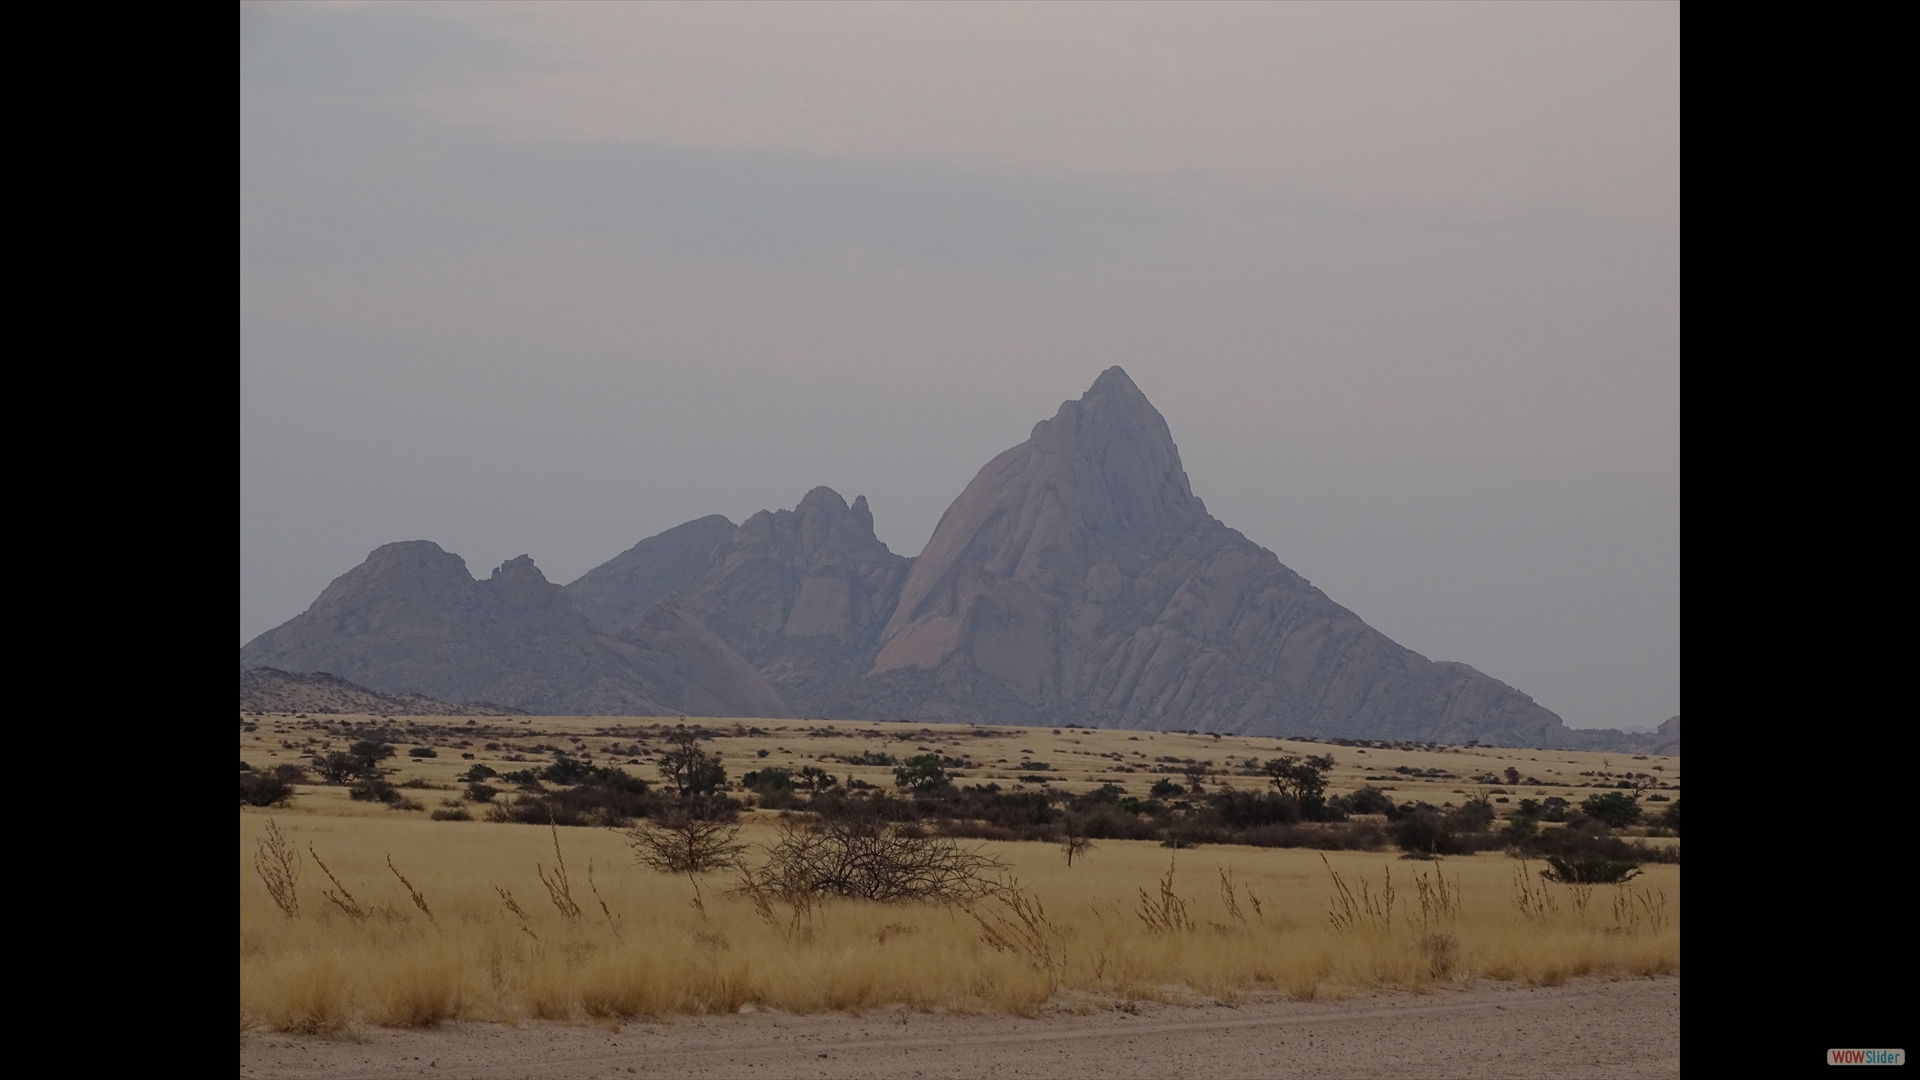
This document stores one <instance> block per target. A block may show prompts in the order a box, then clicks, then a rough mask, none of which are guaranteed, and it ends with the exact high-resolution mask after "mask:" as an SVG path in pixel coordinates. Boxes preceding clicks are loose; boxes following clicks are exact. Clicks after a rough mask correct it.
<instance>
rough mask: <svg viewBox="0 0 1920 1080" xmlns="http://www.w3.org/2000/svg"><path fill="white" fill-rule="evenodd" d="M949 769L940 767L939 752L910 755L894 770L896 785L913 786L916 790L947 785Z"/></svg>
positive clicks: (932, 788) (929, 789) (927, 789)
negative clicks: (916, 755) (917, 755)
mask: <svg viewBox="0 0 1920 1080" xmlns="http://www.w3.org/2000/svg"><path fill="white" fill-rule="evenodd" d="M946 782H947V771H946V770H945V769H943V768H941V767H940V755H939V754H921V755H920V756H919V757H910V758H908V759H907V760H906V763H905V764H903V765H901V766H900V767H899V768H896V769H894V770H893V783H894V786H895V787H903V788H911V789H913V790H914V791H933V790H935V789H936V788H940V787H943V786H945V785H946Z"/></svg>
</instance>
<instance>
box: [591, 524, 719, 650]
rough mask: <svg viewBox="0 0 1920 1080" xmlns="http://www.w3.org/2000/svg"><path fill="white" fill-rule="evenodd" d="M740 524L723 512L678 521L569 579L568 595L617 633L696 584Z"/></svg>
mask: <svg viewBox="0 0 1920 1080" xmlns="http://www.w3.org/2000/svg"><path fill="white" fill-rule="evenodd" d="M738 528H739V527H738V526H736V525H735V524H734V523H733V522H731V521H728V520H727V519H726V518H724V517H722V516H720V515H719V514H710V515H708V516H706V517H703V518H696V519H694V520H693V521H689V522H687V523H686V524H684V525H676V526H674V527H673V528H671V529H668V530H667V531H666V532H663V533H660V534H659V535H657V536H649V537H647V538H646V539H645V540H642V541H640V542H639V543H637V544H635V545H633V546H632V547H630V548H628V549H627V550H626V551H623V552H621V553H620V554H618V555H616V556H614V557H613V558H611V559H608V560H607V561H606V562H603V563H601V564H600V565H599V566H596V567H594V568H593V569H591V570H589V571H587V572H586V573H585V574H582V575H581V576H580V578H579V579H578V580H576V581H573V582H569V583H568V585H567V595H568V596H571V597H573V602H574V604H575V605H577V606H578V607H579V608H580V612H581V614H583V615H585V616H586V617H587V618H588V619H589V620H591V621H592V622H593V624H594V625H595V626H597V627H599V628H600V629H602V630H604V631H606V632H608V633H618V632H619V631H621V630H623V629H625V628H627V627H629V626H632V625H633V622H634V620H636V619H638V618H639V617H640V616H641V615H642V614H643V613H644V612H645V611H646V610H647V609H648V608H649V607H652V606H653V604H654V602H655V601H657V600H659V599H661V598H662V597H665V596H667V595H669V594H671V593H675V592H679V591H680V590H683V589H687V588H689V587H691V586H693V585H696V584H698V583H699V582H700V580H701V578H703V577H705V576H706V573H707V571H708V570H710V569H712V568H713V564H714V560H715V559H717V558H718V557H719V555H720V552H721V550H722V549H723V548H724V547H725V546H726V543H727V541H729V540H731V539H733V534H734V533H735V532H736V531H737V530H738Z"/></svg>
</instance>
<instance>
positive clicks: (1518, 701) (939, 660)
mask: <svg viewBox="0 0 1920 1080" xmlns="http://www.w3.org/2000/svg"><path fill="white" fill-rule="evenodd" d="M871 674H872V675H873V676H875V677H878V678H881V679H886V678H887V677H888V676H890V675H891V676H893V678H892V680H891V681H892V682H893V683H894V684H895V686H896V688H897V690H898V693H897V694H893V695H886V696H888V697H895V698H897V699H904V700H896V701H895V702H894V704H895V706H896V707H899V708H903V709H904V710H905V711H907V712H909V713H928V714H931V715H943V714H944V715H958V716H964V717H970V718H976V719H983V720H985V719H996V720H1000V721H1002V722H1026V723H1043V722H1044V723H1051V724H1058V723H1061V722H1065V721H1075V722H1080V723H1087V724H1093V725H1099V726H1118V727H1128V728H1194V729H1197V730H1201V731H1221V732H1235V733H1241V734H1261V735H1278V734H1288V733H1293V734H1316V735H1347V736H1360V737H1384V738H1446V739H1453V740H1460V741H1464V740H1465V739H1470V738H1478V739H1482V740H1484V741H1495V740H1499V741H1507V742H1511V741H1527V742H1537V741H1540V740H1549V741H1551V740H1554V739H1556V738H1558V736H1557V735H1556V734H1555V733H1556V732H1557V731H1563V730H1564V726H1563V725H1562V724H1561V723H1560V720H1559V718H1558V717H1556V716H1554V715H1553V714H1552V713H1551V712H1548V711H1547V710H1546V709H1543V708H1541V707H1540V706H1539V705H1536V704H1535V703H1534V702H1533V700H1532V699H1531V698H1529V697H1527V696H1526V695H1525V694H1521V693H1519V692H1518V691H1516V690H1514V689H1512V688H1511V687H1508V686H1506V685H1505V684H1503V683H1500V682H1498V681H1497V680H1494V679H1491V678H1488V677H1487V676H1485V675H1482V674H1481V673H1479V672H1477V671H1475V670H1473V669H1472V668H1470V667H1467V666H1465V665H1462V664H1435V663H1433V662H1431V661H1428V660H1427V659H1426V658H1425V657H1422V656H1420V655H1419V654H1417V653H1414V652H1412V651H1411V650H1408V649H1405V648H1402V647H1401V646H1399V645H1397V644H1395V643H1394V642H1392V641H1390V640H1388V639H1387V638H1386V637H1385V636H1383V635H1382V634H1380V633H1379V632H1378V631H1375V630H1374V629H1372V628H1371V627H1369V626H1367V625H1366V624H1365V623H1364V622H1362V621H1361V620H1360V619H1359V617H1358V616H1356V615H1354V614H1353V613H1352V612H1350V611H1348V610H1347V609H1345V608H1343V607H1341V606H1340V605H1338V604H1336V603H1334V602H1333V601H1332V600H1331V599H1329V598H1328V597H1327V596H1326V595H1325V594H1324V593H1322V592H1321V591H1320V590H1318V589H1316V588H1314V587H1313V586H1312V585H1310V584H1309V583H1308V582H1307V581H1306V580H1304V579H1303V578H1301V577H1300V576H1299V575H1298V574H1295V573H1294V572H1293V571H1291V570H1289V569H1287V568H1286V567H1285V566H1283V565H1281V563H1280V560H1279V559H1278V558H1277V557H1275V556H1274V554H1273V553H1272V552H1270V551H1267V550H1265V549H1264V548H1261V547H1259V546H1258V545H1256V544H1254V543H1253V542H1251V541H1249V540H1248V539H1247V538H1246V537H1244V536H1242V535H1241V534H1240V533H1238V532H1236V531H1234V530H1233V529H1230V528H1227V527H1226V526H1225V525H1223V524H1221V523H1220V522H1219V521H1217V520H1215V519H1214V518H1213V517H1212V516H1211V515H1209V514H1208V513H1207V511H1206V506H1205V505H1204V504H1203V503H1202V502H1201V500H1200V499H1199V498H1198V497H1196V496H1195V495H1194V494H1193V491H1192V488H1191V486H1190V485H1189V483H1188V481H1187V474H1186V470H1185V469H1184V468H1183V467H1182V466H1181V463H1180V452H1179V449H1178V448H1177V447H1176V446H1175V445H1174V442H1173V437H1172V434H1171V432H1170V431H1169V429H1168V427H1167V423H1166V420H1165V419H1164V418H1163V417H1162V416H1161V415H1160V413H1159V411H1158V410H1156V409H1155V408H1154V407H1153V405H1152V404H1151V403H1150V402H1148V400H1147V398H1146V396H1145V395H1144V394H1142V393H1141V392H1140V390H1139V388H1138V387H1137V386H1135V385H1134V383H1133V380H1132V379H1130V378H1128V377H1127V374H1126V372H1124V371H1122V370H1121V369H1119V368H1117V367H1115V368H1109V369H1108V370H1107V371H1105V372H1104V373H1102V374H1101V376H1100V377H1099V379H1098V380H1096V381H1095V382H1094V384H1093V386H1092V387H1091V388H1090V389H1089V390H1088V391H1087V392H1086V394H1084V395H1083V396H1081V398H1080V399H1079V400H1078V401H1069V402H1066V403H1065V404H1063V405H1061V407H1060V410H1059V412H1057V413H1055V414H1054V416H1053V418H1052V419H1050V420H1045V421H1042V422H1041V423H1039V424H1037V425H1035V427H1034V429H1033V434H1032V436H1031V437H1030V438H1029V439H1028V440H1027V441H1026V442H1024V443H1022V444H1020V445H1019V446H1016V447H1013V448H1012V449H1010V450H1008V451H1006V452H1005V453H1003V454H1001V455H999V456H998V457H996V458H994V459H993V460H992V461H991V462H989V463H988V464H987V466H986V467H985V468H983V469H981V470H980V472H979V474H978V475H977V476H975V477H974V479H973V482H972V483H970V484H968V485H967V489H966V490H965V491H964V492H962V493H961V495H960V497H959V498H958V499H956V500H954V503H953V505H952V506H951V507H950V508H948V510H947V512H946V514H945V515H943V516H942V517H941V519H940V524H939V526H938V527H937V528H936V529H935V530H934V534H933V538H932V539H931V540H930V541H929V542H928V544H927V549H926V551H925V552H924V553H923V554H922V555H921V556H920V558H919V559H918V560H916V561H915V563H914V566H913V571H912V573H911V574H910V575H908V578H907V581H906V584H905V585H904V586H903V587H902V589H901V592H900V603H899V606H898V607H897V608H896V610H895V611H894V613H893V617H892V618H891V619H890V620H889V621H888V623H887V627H886V630H885V632H884V633H883V634H882V636H881V647H880V649H879V652H878V653H877V655H876V657H875V661H874V666H873V669H872V672H871Z"/></svg>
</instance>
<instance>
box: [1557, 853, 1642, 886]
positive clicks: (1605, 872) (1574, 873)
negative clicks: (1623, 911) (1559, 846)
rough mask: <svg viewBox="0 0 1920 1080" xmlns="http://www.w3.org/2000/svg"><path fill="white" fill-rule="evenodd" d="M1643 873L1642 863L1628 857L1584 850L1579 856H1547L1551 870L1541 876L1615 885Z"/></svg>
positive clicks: (1591, 883)
mask: <svg viewBox="0 0 1920 1080" xmlns="http://www.w3.org/2000/svg"><path fill="white" fill-rule="evenodd" d="M1639 875H1640V864H1639V863H1636V862H1632V861H1629V860H1626V859H1609V858H1607V857H1606V856H1604V855H1596V854H1593V853H1591V852H1582V853H1579V854H1575V855H1549V856H1547V869H1545V870H1542V871H1540V876H1541V877H1544V878H1546V879H1547V880H1548V881H1558V882H1560V883H1562V884H1566V885H1613V884H1616V883H1619V882H1623V881H1631V880H1632V879H1633V878H1636V877H1638V876H1639Z"/></svg>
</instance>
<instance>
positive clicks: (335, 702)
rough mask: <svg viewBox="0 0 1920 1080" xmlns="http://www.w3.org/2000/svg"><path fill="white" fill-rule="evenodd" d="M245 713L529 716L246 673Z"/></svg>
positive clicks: (484, 704) (269, 672)
mask: <svg viewBox="0 0 1920 1080" xmlns="http://www.w3.org/2000/svg"><path fill="white" fill-rule="evenodd" d="M240 711H241V712H243V713H317V714H320V715H328V714H333V715H339V714H342V713H351V714H354V715H359V716H513V715H518V714H521V713H523V712H524V711H525V710H523V709H512V708H508V707H507V706H505V705H495V704H493V703H492V702H490V701H467V702H462V703H460V704H454V703H453V702H448V701H439V700H437V699H435V698H430V697H428V696H426V695H425V694H383V693H381V692H379V691H378V690H370V689H368V688H367V687H364V686H360V685H358V684H356V683H350V682H348V681H347V680H345V679H343V678H341V677H340V676H338V675H334V674H331V673H330V672H325V671H314V672H300V671H281V670H280V669H279V668H243V669H242V670H241V672H240Z"/></svg>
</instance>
